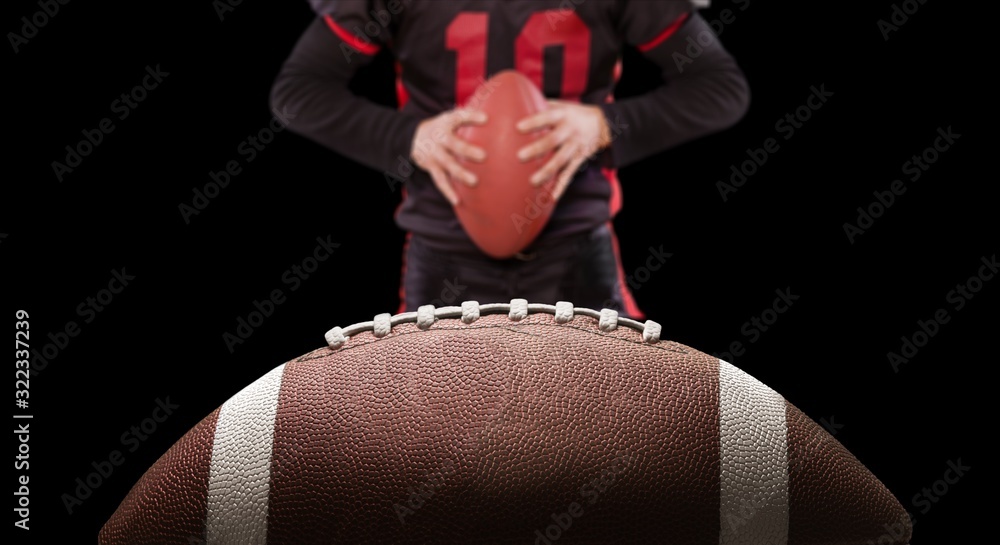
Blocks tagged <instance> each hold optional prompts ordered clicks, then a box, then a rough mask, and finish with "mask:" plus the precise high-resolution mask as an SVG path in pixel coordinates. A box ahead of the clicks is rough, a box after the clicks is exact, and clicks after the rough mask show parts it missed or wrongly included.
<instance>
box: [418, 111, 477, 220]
mask: <svg viewBox="0 0 1000 545" xmlns="http://www.w3.org/2000/svg"><path fill="white" fill-rule="evenodd" d="M483 123H486V114H485V113H483V112H479V111H474V110H466V109H455V110H449V111H447V112H444V113H441V114H438V115H437V116H434V117H432V118H429V119H425V120H424V121H422V122H420V125H418V126H417V131H416V133H414V135H413V145H412V146H411V148H410V157H412V158H413V161H414V162H415V163H417V166H419V167H420V168H422V169H424V170H426V171H427V172H428V173H430V175H431V179H432V180H434V185H435V186H437V188H438V191H440V192H441V193H442V194H443V195H444V196H445V198H446V199H448V202H450V203H451V204H452V206H455V205H457V204H458V194H456V193H455V189H454V188H453V187H452V186H451V181H450V180H449V178H451V179H453V180H458V181H459V182H460V183H464V184H466V185H468V186H470V187H471V186H474V185H476V183H477V182H478V180H477V179H476V175H475V174H473V173H471V172H469V171H468V170H466V169H465V168H463V167H462V165H461V164H460V163H459V159H464V160H466V161H473V162H482V161H483V160H485V159H486V151H485V150H483V149H482V148H480V147H477V146H474V145H472V144H470V143H468V142H466V141H465V140H462V139H461V138H459V137H458V135H456V134H455V131H456V130H457V129H458V128H459V127H461V126H463V125H482V124H483Z"/></svg>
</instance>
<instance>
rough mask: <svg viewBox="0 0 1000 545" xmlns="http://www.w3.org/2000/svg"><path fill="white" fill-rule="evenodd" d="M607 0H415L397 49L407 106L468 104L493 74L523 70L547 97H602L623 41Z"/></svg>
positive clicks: (403, 19) (404, 14) (400, 27)
mask: <svg viewBox="0 0 1000 545" xmlns="http://www.w3.org/2000/svg"><path fill="white" fill-rule="evenodd" d="M615 4H616V3H615V2H612V1H606V0H577V1H575V2H574V1H572V0H450V1H446V2H445V1H435V0H413V1H411V2H405V3H403V4H402V6H403V7H402V8H401V11H400V13H399V14H398V15H397V16H396V18H395V20H396V27H395V28H394V29H393V32H392V34H393V39H392V49H393V52H394V54H395V56H396V58H397V60H398V62H399V66H400V70H401V72H402V73H401V76H402V77H401V79H402V81H403V83H404V85H405V87H406V94H407V95H408V97H407V100H408V101H412V104H410V105H409V107H408V108H415V109H417V110H419V111H423V112H427V113H433V112H436V111H441V110H444V109H447V108H450V107H453V106H455V105H461V104H465V103H466V101H467V100H468V99H469V98H470V97H471V96H472V94H473V92H474V91H475V89H476V87H477V86H478V85H479V84H480V83H482V82H483V81H484V80H485V79H487V78H488V77H489V76H490V75H492V74H495V73H497V72H499V71H501V70H505V69H516V70H518V71H519V72H521V73H523V74H525V75H527V76H528V78H530V79H531V80H532V81H534V82H535V84H536V85H538V86H539V88H541V89H542V91H543V92H544V94H545V95H546V96H547V97H551V98H562V99H566V100H581V101H583V102H589V103H594V102H600V101H603V100H604V99H605V98H606V97H607V95H608V93H609V92H610V90H611V88H612V87H613V80H614V78H615V72H616V64H617V63H618V60H619V58H620V55H621V39H620V38H619V37H618V33H617V31H616V29H615V13H614V11H615V9H616V8H615Z"/></svg>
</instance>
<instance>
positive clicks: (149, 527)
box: [98, 409, 219, 545]
mask: <svg viewBox="0 0 1000 545" xmlns="http://www.w3.org/2000/svg"><path fill="white" fill-rule="evenodd" d="M218 417H219V410H218V409H216V410H215V411H213V412H212V414H210V415H208V416H207V417H205V419H204V420H202V421H201V422H199V423H198V424H197V425H196V426H195V427H194V428H192V429H191V431H189V432H187V434H185V435H184V437H182V438H181V439H180V440H179V441H177V442H176V443H174V445H173V446H172V447H170V449H169V450H167V452H166V453H165V454H164V455H163V456H161V457H160V459H159V460H157V461H156V463H154V464H153V465H152V467H150V468H149V470H147V471H146V473H145V474H144V475H143V476H142V478H141V479H139V482H138V483H137V484H136V485H135V486H134V487H132V490H131V491H130V492H129V493H128V496H127V497H126V498H125V500H124V501H123V502H122V503H121V505H120V506H118V510H116V511H115V512H114V514H113V515H111V519H109V520H108V522H107V523H106V524H105V525H104V527H103V528H101V533H100V536H99V538H98V541H99V543H101V545H126V544H128V545H132V544H140V543H141V544H143V545H169V544H174V543H177V544H180V543H183V544H184V545H190V544H197V543H199V541H198V540H202V539H203V537H204V534H205V510H206V509H207V495H206V491H207V490H208V478H209V466H210V464H211V457H212V442H213V440H214V438H215V422H216V420H217V419H218Z"/></svg>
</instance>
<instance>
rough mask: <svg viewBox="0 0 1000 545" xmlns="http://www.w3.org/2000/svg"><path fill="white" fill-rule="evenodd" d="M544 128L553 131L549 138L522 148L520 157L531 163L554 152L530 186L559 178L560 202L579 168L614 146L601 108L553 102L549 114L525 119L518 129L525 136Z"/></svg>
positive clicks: (556, 192) (555, 195)
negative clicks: (595, 155)
mask: <svg viewBox="0 0 1000 545" xmlns="http://www.w3.org/2000/svg"><path fill="white" fill-rule="evenodd" d="M543 128H548V129H550V130H549V132H548V134H546V135H545V136H543V137H541V138H539V139H538V140H536V141H534V142H532V143H531V144H528V145H527V146H524V147H523V148H521V149H520V150H519V151H518V154H517V157H518V159H520V160H521V161H530V160H532V159H535V158H538V157H541V156H543V155H545V154H547V153H549V152H550V151H553V150H554V151H555V153H554V154H553V155H552V157H551V158H550V159H549V160H548V162H546V163H545V165H543V166H542V168H540V169H538V170H537V171H536V172H535V174H533V175H532V176H531V183H532V184H533V185H535V186H538V185H540V184H542V183H543V182H545V181H546V180H548V179H550V178H551V177H553V176H557V178H556V184H555V187H554V188H553V190H552V196H553V199H558V198H559V197H561V196H562V194H563V191H565V190H566V187H567V186H568V185H569V182H570V181H571V180H572V179H573V174H575V173H576V170H577V169H578V168H580V165H582V164H583V162H584V161H586V160H587V158H588V157H590V156H591V155H593V154H595V153H597V152H598V151H600V150H602V149H604V148H606V147H608V146H609V145H610V144H611V129H610V128H609V127H608V123H607V121H606V120H605V118H604V112H603V110H601V109H600V108H599V107H597V106H591V105H587V104H579V103H576V102H565V101H562V100H550V101H549V109H548V110H545V111H544V112H539V113H537V114H535V115H533V116H530V117H526V118H524V119H522V120H521V121H519V122H518V124H517V129H518V130H519V131H521V132H523V133H530V132H533V131H536V130H539V129H543Z"/></svg>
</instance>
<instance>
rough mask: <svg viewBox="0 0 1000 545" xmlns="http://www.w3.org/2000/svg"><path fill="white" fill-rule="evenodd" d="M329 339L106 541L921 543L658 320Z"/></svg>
mask: <svg viewBox="0 0 1000 545" xmlns="http://www.w3.org/2000/svg"><path fill="white" fill-rule="evenodd" d="M326 340H327V343H328V345H329V346H326V347H323V348H321V349H318V350H315V351H313V352H310V353H308V354H305V355H303V356H301V357H299V358H296V359H294V360H292V361H290V362H288V363H286V364H284V365H281V366H279V367H277V368H276V369H274V370H273V371H271V372H269V373H267V374H266V375H264V376H263V377H262V378H260V379H259V380H257V381H256V382H254V383H253V384H251V385H250V386H248V387H247V388H245V389H244V390H242V391H241V392H239V393H237V394H236V395H235V396H233V397H232V398H231V399H229V400H228V401H227V402H226V403H225V404H223V406H222V407H220V408H219V409H218V410H216V411H214V412H213V413H212V414H210V415H209V416H208V417H207V418H205V419H204V420H203V421H202V422H201V423H199V424H198V425H197V426H195V427H194V428H193V429H192V430H191V431H190V432H188V433H187V434H186V435H185V436H184V437H182V438H181V439H180V440H179V441H178V442H177V443H176V444H175V445H174V446H173V447H171V448H170V449H169V450H168V451H167V452H166V453H165V454H164V455H163V456H162V457H161V458H160V459H159V460H158V461H157V462H156V463H155V464H154V465H153V466H152V467H151V468H150V469H149V470H148V471H147V472H146V474H145V475H144V476H143V477H142V478H141V480H140V481H139V482H138V483H137V484H136V485H135V487H134V488H133V489H132V491H131V492H130V493H129V494H128V496H127V497H126V498H125V500H124V501H123V502H122V504H121V506H119V508H118V510H117V511H116V512H115V513H114V515H113V516H112V517H111V519H110V520H109V521H108V522H107V524H106V525H105V526H104V528H103V529H102V530H101V533H100V543H102V544H104V545H120V544H143V545H152V544H178V545H182V544H183V545H191V544H195V543H209V544H240V545H248V544H261V545H264V544H271V545H275V544H287V545H291V544H297V545H303V544H320V543H322V544H330V543H350V544H358V545H361V544H378V545H388V544H393V545H400V544H411V543H412V544H416V543H424V544H441V543H448V544H451V543H454V544H462V545H473V544H524V545H532V544H534V545H564V544H565V545H568V544H594V545H608V544H612V543H617V544H626V543H634V544H652V543H669V544H671V545H694V544H706V545H707V544H719V543H722V544H748V545H779V544H785V543H789V544H842V545H855V544H856V545H862V544H869V543H879V544H880V545H882V544H899V545H903V544H906V543H908V541H909V537H910V519H909V517H908V515H907V513H906V512H905V511H904V510H903V508H902V506H901V505H900V504H899V503H898V502H897V501H896V499H895V498H894V497H893V495H892V494H891V493H890V492H889V491H888V490H887V489H886V488H885V487H884V486H883V485H882V484H881V483H880V482H879V481H878V479H876V478H875V477H874V476H873V475H872V474H871V473H870V472H869V471H868V470H867V469H866V468H865V467H864V465H862V464H861V463H860V462H859V461H858V460H857V459H856V458H855V457H854V456H852V455H851V454H850V453H849V452H848V451H847V450H846V449H845V448H844V447H843V446H841V445H840V443H838V442H837V441H836V440H835V439H834V438H833V437H832V436H830V434H828V433H827V432H826V431H825V430H824V429H822V428H821V427H820V426H818V425H817V424H816V423H814V422H813V421H812V420H810V419H809V418H808V417H807V416H805V415H804V414H803V413H802V412H800V411H799V410H798V409H796V408H795V407H794V406H792V405H791V404H790V403H788V402H787V401H786V400H785V399H784V398H783V397H781V396H780V395H779V394H777V393H775V392H774V391H773V390H771V389H770V388H768V387H767V386H765V385H763V384H761V383H760V382H758V381H757V380H756V379H754V378H752V377H751V376H749V375H747V374H746V373H744V372H743V371H740V370H739V369H737V368H736V367H733V366H732V365H730V364H728V363H726V362H723V361H720V360H718V359H716V358H713V357H711V356H709V355H706V354H704V353H702V352H699V351H697V350H694V349H692V348H689V347H687V346H684V345H681V344H677V343H675V342H670V341H666V340H661V339H660V326H659V325H658V324H656V323H655V322H652V321H647V322H645V323H640V322H636V321H633V320H629V319H625V318H620V317H618V315H617V313H616V312H615V311H613V310H609V309H604V310H601V311H596V310H590V309H584V308H574V307H573V306H572V305H571V304H569V303H564V302H561V303H558V304H556V305H554V306H553V305H539V304H528V303H527V302H526V301H524V300H522V299H515V300H513V301H511V302H510V303H509V304H488V305H480V304H478V303H475V302H465V303H463V304H462V306H461V307H444V308H436V309H435V308H434V307H431V306H425V307H421V308H420V309H419V310H418V311H417V312H411V313H404V314H399V315H395V316H390V315H389V314H380V315H378V316H376V317H375V319H374V320H373V321H371V322H364V323H359V324H355V325H353V326H350V327H347V328H344V329H341V328H339V327H338V328H334V329H332V330H330V331H329V332H328V333H327V335H326Z"/></svg>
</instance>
